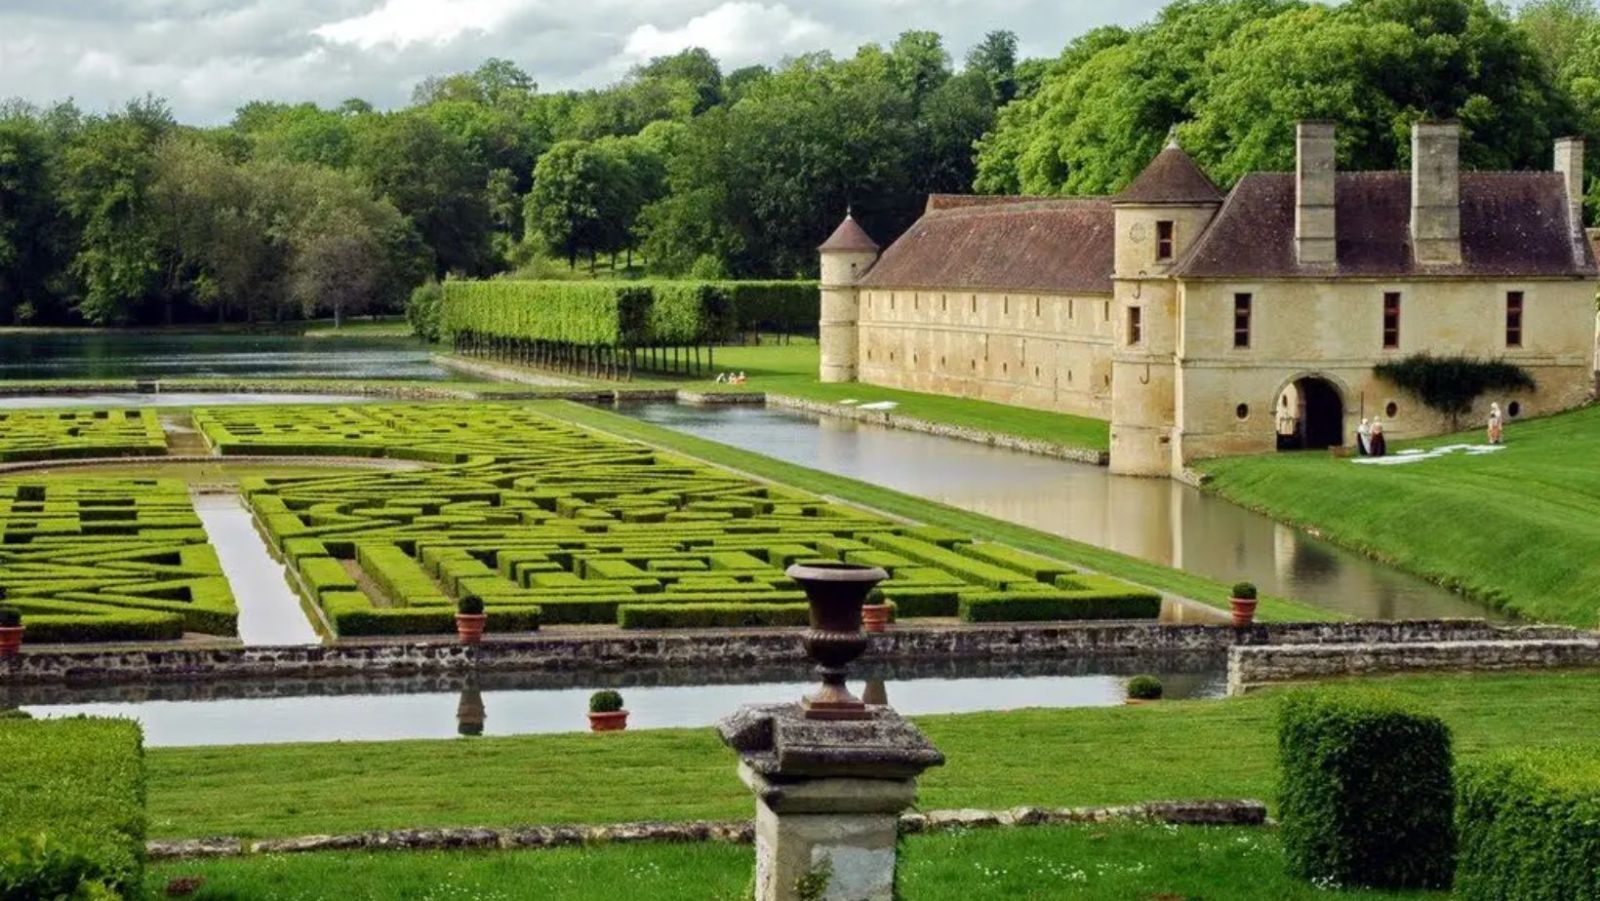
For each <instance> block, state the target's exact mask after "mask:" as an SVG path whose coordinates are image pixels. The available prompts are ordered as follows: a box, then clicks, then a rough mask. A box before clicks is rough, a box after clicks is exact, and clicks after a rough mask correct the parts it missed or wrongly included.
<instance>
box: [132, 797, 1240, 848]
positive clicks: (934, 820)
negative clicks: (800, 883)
mask: <svg viewBox="0 0 1600 901" xmlns="http://www.w3.org/2000/svg"><path fill="white" fill-rule="evenodd" d="M1141 820H1142V821H1148V822H1155V823H1164V824H1169V825H1176V826H1261V825H1264V824H1266V822H1267V806H1266V805H1265V804H1263V803H1262V802H1260V801H1253V800H1237V801H1235V800H1222V801H1150V802H1147V803H1143V804H1128V805H1122V806H1117V807H1013V808H1010V809H1008V810H973V809H967V810H933V811H929V812H927V813H907V814H902V815H901V816H900V832H901V833H902V834H918V833H927V832H939V831H943V830H952V829H988V828H1001V827H1020V826H1066V825H1076V824H1084V823H1109V822H1116V821H1141ZM754 841H755V824H754V823H753V822H752V821H750V820H693V821H688V822H679V823H668V822H653V821H652V822H638V823H614V824H610V825H563V826H511V827H504V828H489V827H480V826H460V827H445V828H436V829H388V830H382V831H375V832H360V833H354V834H350V835H304V836H296V837H293V838H275V839H261V840H257V841H248V840H245V839H241V838H236V837H233V836H219V837H215V838H198V839H166V840H155V841H150V842H146V843H145V852H146V854H148V855H149V857H150V859H151V860H194V859H199V858H210V857H241V856H244V855H248V854H302V853H307V852H315V851H448V850H465V849H475V850H504V851H512V850H530V849H535V848H557V847H563V846H571V845H589V844H611V843H633V842H726V843H736V844H750V843H752V842H754Z"/></svg>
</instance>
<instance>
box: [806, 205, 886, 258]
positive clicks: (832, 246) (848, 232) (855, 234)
mask: <svg viewBox="0 0 1600 901" xmlns="http://www.w3.org/2000/svg"><path fill="white" fill-rule="evenodd" d="M817 250H820V251H822V252H823V253H877V252H878V242H876V241H874V240H872V237H871V236H870V235H868V234H867V232H866V230H865V229H863V228H862V227H861V226H860V225H859V224H858V223H857V222H856V219H855V217H854V216H852V215H850V214H849V213H845V214H844V221H843V222H841V223H839V227H838V228H836V229H834V230H833V234H831V235H829V236H828V240H826V241H823V242H822V246H821V247H818V248H817Z"/></svg>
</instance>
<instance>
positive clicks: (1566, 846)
mask: <svg viewBox="0 0 1600 901" xmlns="http://www.w3.org/2000/svg"><path fill="white" fill-rule="evenodd" d="M1458 789H1459V791H1460V804H1459V806H1458V808H1457V819H1456V824H1457V828H1458V830H1459V832H1460V837H1461V848H1460V860H1459V863H1458V866H1457V869H1456V881H1455V896H1456V897H1457V898H1461V899H1464V901H1490V899H1496V901H1498V899H1503V898H1516V899H1518V901H1569V899H1573V898H1600V745H1595V746H1590V747H1587V748H1560V749H1528V750H1522V751H1513V752H1506V753H1502V754H1499V755H1496V756H1494V757H1491V758H1489V759H1488V760H1485V761H1482V762H1480V763H1475V764H1472V765H1469V766H1466V767H1463V768H1462V771H1461V774H1460V779H1459V781H1458Z"/></svg>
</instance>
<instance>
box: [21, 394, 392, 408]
mask: <svg viewBox="0 0 1600 901" xmlns="http://www.w3.org/2000/svg"><path fill="white" fill-rule="evenodd" d="M379 400H383V398H381V397H372V396H368V395H361V394H288V393H265V392H263V393H259V394H256V393H248V392H245V393H233V394H228V393H223V392H215V393H212V392H205V391H165V392H160V393H155V394H145V393H134V392H122V393H97V394H25V395H16V396H14V397H5V396H0V410H54V409H57V408H62V407H93V408H95V409H105V408H106V407H224V406H232V407H239V406H256V405H264V404H360V403H370V402H372V401H379Z"/></svg>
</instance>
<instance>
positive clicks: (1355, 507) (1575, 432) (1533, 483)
mask: <svg viewBox="0 0 1600 901" xmlns="http://www.w3.org/2000/svg"><path fill="white" fill-rule="evenodd" d="M1506 437H1507V441H1506V448H1505V450H1502V451H1498V452H1496V453H1493V454H1486V455H1481V456H1466V455H1462V454H1455V455H1451V456H1445V457H1441V458H1436V459H1431V460H1424V461H1422V462H1418V463H1408V464H1404V465H1399V466H1359V465H1356V464H1354V463H1352V462H1351V461H1349V460H1340V459H1334V458H1331V457H1329V456H1327V455H1325V454H1277V455H1272V456H1261V457H1236V458H1231V459H1220V460H1212V461H1209V462H1206V463H1203V464H1201V465H1200V468H1201V469H1202V470H1203V471H1204V472H1206V473H1208V474H1210V475H1211V476H1212V481H1211V482H1210V483H1209V485H1208V488H1209V490H1213V491H1216V492H1217V493H1218V494H1220V495H1222V496H1223V497H1226V498H1227V499H1229V500H1231V501H1234V502H1235V503H1238V504H1242V505H1244V506H1246V507H1250V508H1253V509H1256V510H1259V511H1261V512H1263V513H1266V514H1267V515H1269V516H1271V517H1273V518H1274V519H1278V520H1281V521H1283V522H1288V523H1292V524H1295V525H1300V526H1304V527H1308V528H1313V529H1315V530H1316V531H1317V532H1318V533H1320V534H1321V535H1322V536H1323V537H1325V538H1328V539H1331V540H1332V541H1335V542H1337V543H1339V544H1342V545H1345V546H1347V547H1350V548H1353V549H1355V550H1358V551H1361V552H1362V553H1365V554H1367V555H1369V556H1372V557H1375V558H1377V559H1379V560H1383V561H1385V562H1387V563H1390V564H1392V565H1395V566H1398V567H1400V568H1402V569H1406V570H1410V571H1411V572H1414V573H1417V574H1418V575H1421V576H1423V577H1424V578H1427V579H1429V580H1431V581H1434V582H1437V583H1439V584H1442V585H1446V586H1448V587H1451V588H1455V589H1457V590H1460V591H1462V592H1463V593H1465V594H1467V595H1468V596H1470V597H1473V598H1476V599H1478V600H1480V601H1483V602H1485V603H1488V604H1492V605H1494V606H1497V607H1500V608H1502V609H1504V610H1507V611H1509V612H1511V613H1514V614H1516V615H1517V616H1520V617H1523V618H1526V619H1531V620H1540V621H1545V622H1559V623H1567V624H1570V625H1575V626H1582V627H1585V628H1593V627H1594V626H1595V623H1596V616H1597V614H1600V554H1596V553H1595V549H1596V548H1600V465H1596V462H1595V461H1596V460H1597V459H1600V407H1588V408H1585V409H1582V410H1578V411H1575V412H1571V413H1565V414H1562V415H1559V416H1551V417H1547V418H1544V419H1538V420H1530V421H1527V422H1515V423H1512V425H1511V426H1510V428H1508V429H1507V433H1506ZM1464 442H1468V443H1474V444H1481V443H1482V442H1483V436H1482V434H1481V433H1477V432H1469V433H1463V434H1458V435H1450V436H1445V437H1441V438H1434V439H1429V440H1427V441H1417V442H1408V443H1406V444H1405V445H1403V446H1404V447H1434V446H1438V445H1442V444H1454V443H1464Z"/></svg>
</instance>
